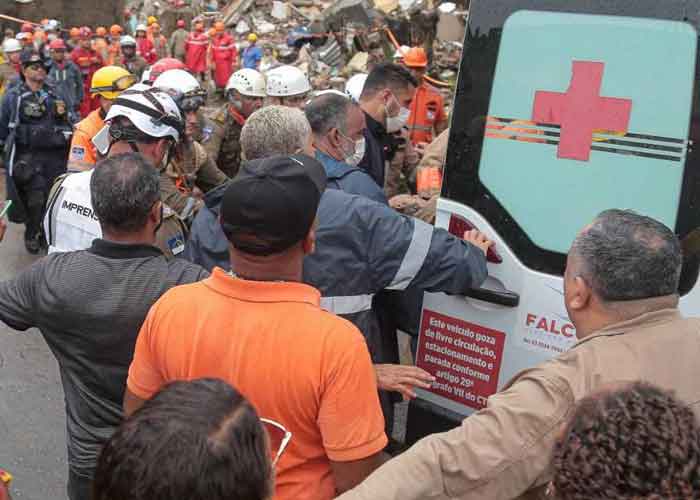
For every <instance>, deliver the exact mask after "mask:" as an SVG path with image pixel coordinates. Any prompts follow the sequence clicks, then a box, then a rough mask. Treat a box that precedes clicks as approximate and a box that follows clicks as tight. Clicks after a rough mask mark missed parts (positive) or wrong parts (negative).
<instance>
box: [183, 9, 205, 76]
mask: <svg viewBox="0 0 700 500" xmlns="http://www.w3.org/2000/svg"><path fill="white" fill-rule="evenodd" d="M208 46H209V39H208V38H207V35H206V34H205V33H204V24H203V23H201V22H196V23H194V30H193V31H192V32H191V33H190V34H189V35H187V38H186V39H185V64H187V68H188V69H189V70H190V72H191V73H192V74H193V75H195V76H196V77H197V78H199V81H200V82H203V81H204V72H205V71H206V70H207V47H208Z"/></svg>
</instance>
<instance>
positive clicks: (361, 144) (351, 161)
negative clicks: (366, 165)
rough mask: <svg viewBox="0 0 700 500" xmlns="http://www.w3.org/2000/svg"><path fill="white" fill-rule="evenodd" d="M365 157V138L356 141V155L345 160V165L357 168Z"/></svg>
mask: <svg viewBox="0 0 700 500" xmlns="http://www.w3.org/2000/svg"><path fill="white" fill-rule="evenodd" d="M364 157H365V138H364V137H363V138H362V139H360V140H358V141H355V153H354V154H353V155H352V156H349V157H347V158H345V163H347V164H348V165H352V166H353V167H356V166H357V165H359V164H360V162H361V161H362V158H364Z"/></svg>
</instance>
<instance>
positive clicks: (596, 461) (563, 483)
mask: <svg viewBox="0 0 700 500" xmlns="http://www.w3.org/2000/svg"><path fill="white" fill-rule="evenodd" d="M553 468H554V479H553V481H552V486H553V490H554V493H555V496H556V497H557V498H559V499H566V500H603V499H605V500H608V499H635V500H669V499H674V500H676V499H678V500H680V499H683V500H687V499H694V498H700V427H699V426H698V423H697V420H696V417H695V414H694V413H693V411H692V410H691V409H690V408H689V407H688V406H686V405H685V404H683V403H682V402H680V401H679V400H678V399H676V398H675V397H674V396H673V394H672V393H670V392H667V391H663V390H661V389H659V388H657V387H654V386H652V385H650V384H646V383H641V382H636V383H633V384H630V385H627V386H625V387H624V388H622V389H618V390H613V391H607V392H603V393H599V394H596V395H593V396H590V397H588V398H585V399H583V400H582V401H581V403H580V404H579V406H578V408H577V410H576V412H575V414H574V416H573V418H572V419H571V421H570V422H569V424H568V426H567V428H566V432H565V433H564V434H563V437H562V438H561V439H560V441H559V442H558V443H557V446H556V447H555V450H554V456H553Z"/></svg>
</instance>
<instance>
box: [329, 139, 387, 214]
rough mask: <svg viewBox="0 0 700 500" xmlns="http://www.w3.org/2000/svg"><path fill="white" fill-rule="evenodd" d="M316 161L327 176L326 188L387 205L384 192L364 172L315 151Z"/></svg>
mask: <svg viewBox="0 0 700 500" xmlns="http://www.w3.org/2000/svg"><path fill="white" fill-rule="evenodd" d="M316 159H317V160H318V161H320V162H321V163H322V164H323V166H324V168H325V169H326V175H327V176H328V187H329V188H333V189H340V190H341V191H345V192H346V193H350V194H357V195H360V196H366V197H367V198H369V199H370V200H374V201H376V202H379V203H383V204H385V205H386V204H387V203H388V202H387V200H386V196H385V195H384V191H382V189H381V188H380V187H379V186H378V185H377V183H376V182H374V180H373V179H372V178H371V177H370V176H369V174H367V172H365V171H364V170H362V169H360V168H358V167H353V166H352V165H348V164H347V163H345V162H342V161H339V160H336V159H335V158H332V157H331V156H329V155H327V154H326V153H322V152H321V151H316Z"/></svg>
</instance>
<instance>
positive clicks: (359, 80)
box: [345, 73, 367, 102]
mask: <svg viewBox="0 0 700 500" xmlns="http://www.w3.org/2000/svg"><path fill="white" fill-rule="evenodd" d="M366 81H367V73H358V74H356V75H353V76H351V77H350V79H349V80H348V81H347V83H345V93H346V94H347V95H349V96H350V99H352V100H353V101H355V102H360V96H361V95H362V89H363V88H364V87H365V82H366Z"/></svg>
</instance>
